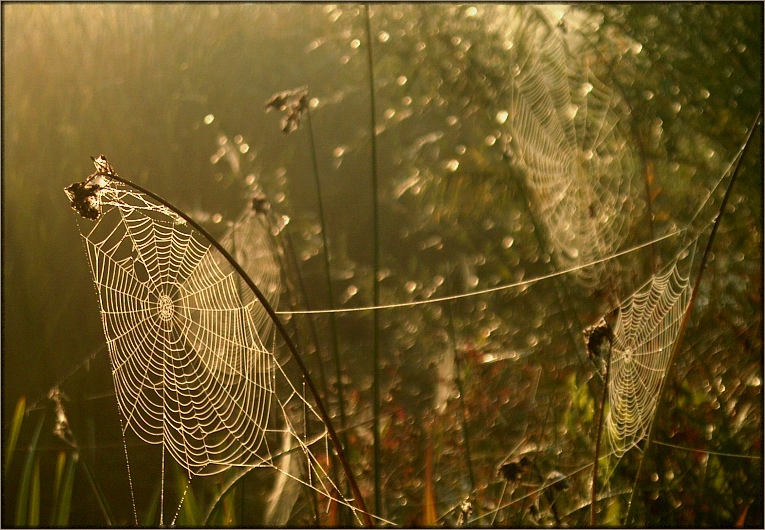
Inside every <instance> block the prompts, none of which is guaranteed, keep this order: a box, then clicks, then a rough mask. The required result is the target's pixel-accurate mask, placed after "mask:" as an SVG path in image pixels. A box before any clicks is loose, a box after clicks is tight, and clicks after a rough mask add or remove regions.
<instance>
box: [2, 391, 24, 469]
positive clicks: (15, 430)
mask: <svg viewBox="0 0 765 530" xmlns="http://www.w3.org/2000/svg"><path fill="white" fill-rule="evenodd" d="M26 407H27V398H26V396H21V397H20V398H19V401H18V403H16V410H15V411H14V413H13V422H12V423H11V432H10V434H9V435H8V440H7V441H6V442H5V443H6V444H8V445H6V446H5V471H4V475H5V477H6V478H7V477H8V469H9V468H10V467H11V458H12V457H13V451H14V450H15V449H16V442H17V441H18V440H19V432H20V431H21V424H22V423H23V422H24V411H25V410H26Z"/></svg>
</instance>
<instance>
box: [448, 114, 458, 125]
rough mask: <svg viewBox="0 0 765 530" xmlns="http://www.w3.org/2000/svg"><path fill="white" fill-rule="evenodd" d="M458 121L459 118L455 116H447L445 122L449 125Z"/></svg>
mask: <svg viewBox="0 0 765 530" xmlns="http://www.w3.org/2000/svg"><path fill="white" fill-rule="evenodd" d="M458 121H459V119H458V118H457V116H449V117H447V118H446V124H447V125H450V126H451V125H456V124H457V122H458Z"/></svg>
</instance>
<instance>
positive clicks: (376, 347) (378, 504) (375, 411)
mask: <svg viewBox="0 0 765 530" xmlns="http://www.w3.org/2000/svg"><path fill="white" fill-rule="evenodd" d="M364 9H365V12H366V17H365V20H366V30H367V57H368V61H367V65H368V66H369V104H370V107H371V109H370V111H369V115H370V125H369V132H370V135H371V145H372V161H371V162H372V232H373V234H372V241H373V246H374V259H373V265H372V268H373V276H372V293H373V294H372V303H373V304H374V305H375V306H378V305H380V285H379V281H378V279H377V276H378V272H379V270H380V226H379V212H378V206H379V205H378V202H379V201H378V197H377V124H376V106H375V67H374V57H373V55H372V29H371V22H370V18H371V15H370V13H369V4H365V5H364ZM372 320H373V322H372V352H373V353H372V370H373V372H374V373H373V376H372V417H373V420H374V421H373V424H372V434H373V438H374V461H373V466H374V484H375V513H377V514H378V515H379V514H381V513H382V486H381V475H380V466H381V464H382V458H381V456H380V339H379V329H380V312H379V311H375V312H373V313H372Z"/></svg>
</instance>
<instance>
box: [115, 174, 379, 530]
mask: <svg viewBox="0 0 765 530" xmlns="http://www.w3.org/2000/svg"><path fill="white" fill-rule="evenodd" d="M109 178H110V179H113V180H116V181H117V182H121V183H122V184H124V185H126V186H130V187H131V188H133V189H136V190H138V191H140V192H141V193H144V194H146V195H148V196H149V197H151V198H152V199H154V200H156V201H157V202H159V203H161V204H162V205H164V206H166V207H167V208H169V209H170V210H172V211H173V212H174V213H176V214H177V215H179V216H180V217H181V218H183V220H185V221H186V222H187V223H188V224H189V226H191V227H193V228H194V229H195V230H197V231H198V232H199V233H200V234H202V235H203V236H204V237H205V239H207V240H208V241H209V242H210V244H211V245H212V246H214V247H215V249H216V250H217V251H218V252H220V253H221V255H222V256H223V257H224V258H226V261H228V262H229V264H230V265H231V266H232V267H233V268H234V270H235V271H236V272H237V273H239V275H240V276H241V277H242V279H243V280H244V281H245V283H247V286H248V287H249V288H250V289H252V292H253V293H254V294H255V296H256V297H257V298H258V300H259V301H260V303H261V304H262V305H263V308H264V309H265V310H266V312H267V313H268V316H269V317H271V320H273V322H274V325H275V326H276V328H277V329H278V330H279V333H280V334H281V336H282V338H283V339H284V342H285V343H286V344H287V347H288V348H289V350H290V352H291V353H292V357H293V359H295V362H296V363H297V365H298V368H299V369H300V372H301V374H302V375H303V378H304V379H305V382H306V385H307V386H308V389H309V390H310V391H311V395H312V396H313V398H314V399H315V400H316V408H317V409H318V410H319V415H320V416H321V419H322V421H323V422H324V425H326V427H327V432H328V433H329V437H330V438H331V439H332V444H333V445H334V446H335V451H336V452H337V457H338V458H339V459H340V462H341V464H342V465H343V470H344V471H345V475H346V477H347V478H348V482H349V484H350V485H351V489H352V490H353V495H354V500H355V502H356V503H357V505H358V507H359V511H360V512H361V515H362V517H363V519H364V524H366V525H367V526H374V524H373V523H372V518H371V516H370V515H369V512H368V511H367V508H366V504H365V503H364V498H363V497H362V496H361V491H360V490H359V486H358V484H356V479H355V478H354V477H353V473H352V471H351V468H350V465H349V464H348V460H347V459H346V458H345V452H344V451H343V446H342V444H341V443H340V439H339V438H338V436H337V432H336V431H335V428H334V427H333V426H332V420H331V419H330V417H329V414H327V410H326V409H325V408H324V403H323V401H322V399H321V396H320V395H319V392H318V390H317V389H316V386H315V385H314V384H313V380H312V379H311V375H310V374H309V372H308V369H307V368H306V365H305V363H304V362H303V359H302V358H301V357H300V354H299V353H298V351H297V347H295V344H294V342H292V339H291V338H290V335H289V333H288V332H287V330H286V328H285V327H284V324H282V321H281V320H279V317H278V316H277V315H276V312H275V311H274V308H273V307H271V304H269V303H268V299H266V297H265V296H264V295H263V293H262V292H261V291H260V289H258V287H257V286H256V285H255V282H253V281H252V279H251V278H250V277H249V275H248V274H247V273H246V272H245V271H244V269H242V266H241V265H239V263H237V261H236V260H235V259H234V258H233V257H232V256H231V254H229V253H228V251H227V250H226V249H225V248H223V246H222V245H221V244H220V243H219V242H218V241H217V240H216V239H215V238H214V237H212V236H211V235H210V234H209V233H208V232H207V230H205V229H204V228H202V226H200V225H199V223H197V222H196V221H194V219H192V218H191V217H189V216H188V215H186V214H185V213H184V212H182V211H181V210H179V209H178V208H176V207H175V206H173V205H172V204H170V203H169V202H167V201H166V200H165V199H163V198H162V197H160V196H159V195H157V194H156V193H154V192H151V191H149V190H147V189H146V188H144V187H142V186H139V185H138V184H134V183H132V182H130V181H129V180H126V179H123V178H122V177H118V176H117V175H109Z"/></svg>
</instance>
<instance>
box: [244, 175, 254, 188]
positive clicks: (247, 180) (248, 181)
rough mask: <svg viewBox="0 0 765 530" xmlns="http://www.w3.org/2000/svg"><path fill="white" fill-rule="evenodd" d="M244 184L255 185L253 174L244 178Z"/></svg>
mask: <svg viewBox="0 0 765 530" xmlns="http://www.w3.org/2000/svg"><path fill="white" fill-rule="evenodd" d="M244 183H245V184H247V185H248V186H252V185H253V184H255V175H253V174H252V173H250V174H249V175H247V176H246V177H245V178H244Z"/></svg>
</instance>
